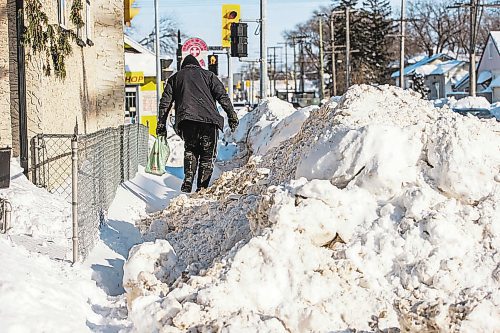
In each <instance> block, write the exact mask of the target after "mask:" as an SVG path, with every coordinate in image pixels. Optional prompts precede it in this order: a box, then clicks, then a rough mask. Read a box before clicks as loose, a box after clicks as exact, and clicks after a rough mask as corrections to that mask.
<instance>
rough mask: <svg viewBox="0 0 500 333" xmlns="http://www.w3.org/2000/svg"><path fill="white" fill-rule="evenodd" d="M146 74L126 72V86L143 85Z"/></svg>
mask: <svg viewBox="0 0 500 333" xmlns="http://www.w3.org/2000/svg"><path fill="white" fill-rule="evenodd" d="M143 83H144V72H125V84H143Z"/></svg>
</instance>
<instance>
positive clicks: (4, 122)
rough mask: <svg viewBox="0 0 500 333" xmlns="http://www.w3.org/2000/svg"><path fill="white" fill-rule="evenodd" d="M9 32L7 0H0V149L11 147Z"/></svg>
mask: <svg viewBox="0 0 500 333" xmlns="http://www.w3.org/2000/svg"><path fill="white" fill-rule="evenodd" d="M8 31H9V17H8V8H7V0H0V36H3V37H4V38H0V148H1V147H5V146H11V147H12V131H11V117H10V85H9V40H8V38H5V36H7V35H8Z"/></svg>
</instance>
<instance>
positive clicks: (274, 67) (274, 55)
mask: <svg viewBox="0 0 500 333" xmlns="http://www.w3.org/2000/svg"><path fill="white" fill-rule="evenodd" d="M267 49H268V50H269V49H272V50H273V59H272V61H269V64H270V65H271V64H272V66H271V68H272V69H271V71H270V72H271V74H270V77H271V79H272V81H273V91H272V92H271V95H273V96H276V95H277V93H276V49H281V46H269V47H268V48H267Z"/></svg>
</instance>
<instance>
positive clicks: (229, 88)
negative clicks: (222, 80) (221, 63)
mask: <svg viewBox="0 0 500 333" xmlns="http://www.w3.org/2000/svg"><path fill="white" fill-rule="evenodd" d="M226 51H227V93H228V95H229V99H230V100H231V103H233V69H232V66H231V48H230V47H229V48H226Z"/></svg>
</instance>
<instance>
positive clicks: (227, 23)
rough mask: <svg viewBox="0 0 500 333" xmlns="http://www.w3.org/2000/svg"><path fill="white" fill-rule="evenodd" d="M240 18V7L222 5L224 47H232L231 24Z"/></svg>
mask: <svg viewBox="0 0 500 333" xmlns="http://www.w3.org/2000/svg"><path fill="white" fill-rule="evenodd" d="M240 18H241V13H240V5H222V47H231V24H232V23H237V22H239V21H240Z"/></svg>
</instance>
